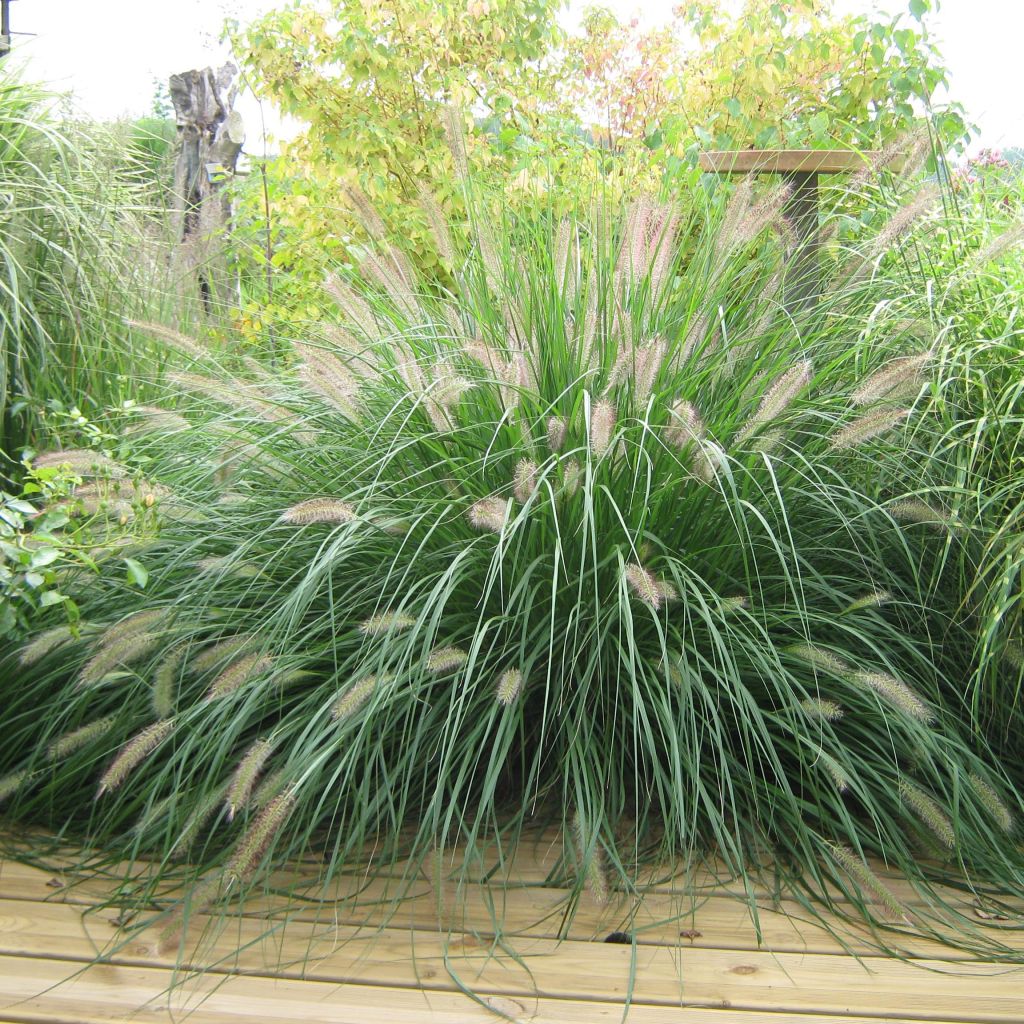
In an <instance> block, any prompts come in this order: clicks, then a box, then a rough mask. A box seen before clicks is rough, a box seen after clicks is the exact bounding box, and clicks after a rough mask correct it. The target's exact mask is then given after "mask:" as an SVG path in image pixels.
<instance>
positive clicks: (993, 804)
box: [968, 772, 1013, 832]
mask: <svg viewBox="0 0 1024 1024" xmlns="http://www.w3.org/2000/svg"><path fill="white" fill-rule="evenodd" d="M968 782H970V784H971V788H972V789H973V790H974V792H975V793H976V794H977V796H978V800H979V801H980V802H981V804H982V806H983V807H984V808H985V810H987V811H988V813H989V814H991V815H992V818H993V820H994V821H995V822H996V824H997V825H998V826H999V827H1000V828H1001V829H1002V830H1003V831H1004V832H1012V831H1013V815H1012V814H1011V813H1010V809H1009V808H1008V807H1007V806H1006V804H1005V803H1003V801H1002V800H1001V799H1000V798H999V794H998V793H996V791H995V789H993V788H992V786H990V785H989V784H988V783H987V782H986V781H985V780H984V779H983V778H982V777H981V776H980V775H978V774H976V773H975V772H971V774H970V775H969V776H968Z"/></svg>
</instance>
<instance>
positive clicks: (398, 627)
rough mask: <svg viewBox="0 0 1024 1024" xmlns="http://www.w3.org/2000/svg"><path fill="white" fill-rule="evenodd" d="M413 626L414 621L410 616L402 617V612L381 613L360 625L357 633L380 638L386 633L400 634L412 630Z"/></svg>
mask: <svg viewBox="0 0 1024 1024" xmlns="http://www.w3.org/2000/svg"><path fill="white" fill-rule="evenodd" d="M415 625H416V619H415V618H414V617H413V616H412V615H404V614H403V613H402V612H381V613H380V614H378V615H371V616H370V618H368V619H367V620H366V621H365V622H362V623H360V625H359V632H360V633H362V634H363V636H382V635H384V634H386V633H400V632H402V631H403V630H406V629H412V627H413V626H415Z"/></svg>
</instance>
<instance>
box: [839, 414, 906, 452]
mask: <svg viewBox="0 0 1024 1024" xmlns="http://www.w3.org/2000/svg"><path fill="white" fill-rule="evenodd" d="M909 415H910V410H909V409H879V410H878V411H877V412H869V413H868V414H867V415H865V416H858V417H857V419H855V420H852V421H851V422H850V423H847V424H846V426H845V427H843V429H842V430H839V431H837V432H836V433H835V435H833V437H832V440H831V441H830V442H829V448H830V449H832V450H833V451H839V450H840V449H843V448H852V447H854V445H858V444H862V443H863V442H865V441H870V440H871V438H873V437H878V436H879V435H880V434H885V433H887V432H888V431H890V430H892V429H893V427H896V426H898V425H899V424H900V423H902V422H903V420H905V419H906V418H907V417H908V416H909Z"/></svg>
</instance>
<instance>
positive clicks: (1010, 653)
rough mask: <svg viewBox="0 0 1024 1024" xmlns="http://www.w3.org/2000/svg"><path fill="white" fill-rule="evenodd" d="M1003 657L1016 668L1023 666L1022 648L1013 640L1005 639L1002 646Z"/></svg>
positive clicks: (1023, 650) (1023, 652)
mask: <svg viewBox="0 0 1024 1024" xmlns="http://www.w3.org/2000/svg"><path fill="white" fill-rule="evenodd" d="M1003 659H1004V660H1005V661H1006V662H1007V663H1008V664H1009V665H1012V666H1013V667H1014V668H1016V669H1021V668H1024V648H1022V647H1021V645H1020V644H1019V643H1017V642H1016V641H1015V640H1007V641H1006V646H1005V647H1004V648H1003Z"/></svg>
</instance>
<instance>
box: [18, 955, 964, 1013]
mask: <svg viewBox="0 0 1024 1024" xmlns="http://www.w3.org/2000/svg"><path fill="white" fill-rule="evenodd" d="M79 967H80V965H79V964H76V963H73V962H71V961H66V960H30V959H26V958H23V957H4V956H0V1012H2V1013H3V1014H4V1015H5V1016H6V1017H7V1018H9V1019H10V1020H11V1021H12V1022H18V1024H29V1022H31V1024H112V1022H114V1021H118V1022H121V1021H128V1020H129V1019H130V1020H131V1021H132V1022H133V1024H182V1022H183V1021H184V1022H187V1024H237V1022H243V1021H244V1022H247V1024H255V1022H259V1021H266V1022H276V1021H281V1022H287V1024H294V1022H295V1021H302V1022H303V1024H478V1022H479V1024H495V1021H498V1020H500V1019H501V1018H499V1017H498V1016H496V1015H495V1013H494V1012H493V1010H491V1009H488V1008H487V1006H483V1005H480V1004H479V1003H475V1002H473V1001H472V1000H470V999H468V998H467V997H466V996H463V995H461V994H455V993H447V992H445V993H437V992H429V993H424V992H416V991H414V990H410V989H389V988H382V987H374V986H368V985H345V986H338V985H334V984H329V983H325V982H317V981H301V982H296V981H282V980H278V979H265V978H250V977H246V978H238V977H235V978H227V979H224V978H213V977H206V978H200V979H196V980H190V981H189V982H188V983H187V984H186V985H184V986H183V987H181V988H179V989H177V990H175V991H173V992H170V993H168V991H167V990H168V986H169V985H170V983H171V975H170V972H168V971H166V970H161V969H158V968H143V967H107V966H100V967H92V968H90V969H89V970H88V971H86V972H84V973H80V974H76V972H78V970H79ZM72 975H74V977H73V978H72V980H65V979H68V978H69V977H71V976H72ZM490 1005H491V1006H493V1008H494V1010H498V1011H499V1012H504V1013H506V1014H508V1015H510V1016H512V1017H513V1018H514V1019H515V1020H517V1021H523V1022H524V1024H525V1022H526V1021H529V1022H530V1024H621V1021H622V1008H621V1007H619V1006H616V1005H614V1004H609V1003H604V1004H601V1003H590V1002H580V1001H570V1000H548V999H538V1000H523V1001H518V1000H494V1001H492V1002H491V1004H490ZM185 1012H187V1013H188V1014H189V1015H188V1017H185V1016H184V1013H185ZM629 1021H630V1024H878V1021H877V1019H871V1018H863V1017H852V1016H846V1015H840V1016H836V1015H822V1016H806V1015H791V1014H779V1013H748V1012H744V1011H731V1010H705V1009H679V1008H673V1009H671V1010H666V1009H665V1008H664V1007H650V1006H644V1005H642V1004H639V1005H636V1006H634V1007H633V1008H632V1009H631V1010H630V1015H629ZM886 1022H887V1024H911V1020H910V1019H908V1018H904V1017H895V1016H887V1017H886ZM932 1024H954V1022H952V1021H947V1020H945V1019H943V1020H941V1021H939V1020H937V1021H934V1022H932Z"/></svg>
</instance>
